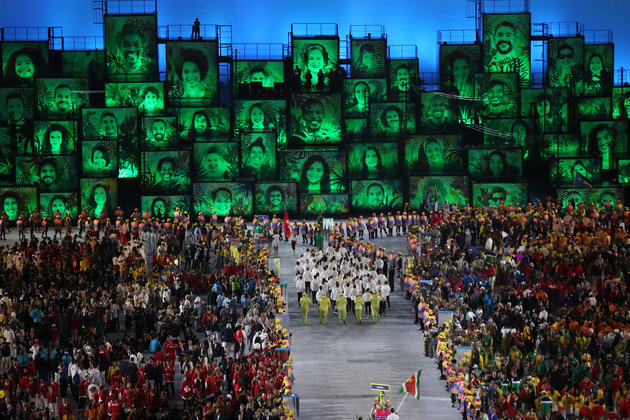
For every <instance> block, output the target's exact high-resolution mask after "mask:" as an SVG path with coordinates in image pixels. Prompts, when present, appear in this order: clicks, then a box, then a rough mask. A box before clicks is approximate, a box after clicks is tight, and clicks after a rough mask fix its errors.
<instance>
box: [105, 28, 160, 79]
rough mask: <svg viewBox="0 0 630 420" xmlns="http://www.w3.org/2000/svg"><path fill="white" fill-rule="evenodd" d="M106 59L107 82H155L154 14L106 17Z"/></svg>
mask: <svg viewBox="0 0 630 420" xmlns="http://www.w3.org/2000/svg"><path fill="white" fill-rule="evenodd" d="M105 57H106V65H107V73H108V74H109V78H110V80H125V81H149V80H155V79H156V78H157V74H158V60H157V15H132V16H124V15H106V16H105Z"/></svg>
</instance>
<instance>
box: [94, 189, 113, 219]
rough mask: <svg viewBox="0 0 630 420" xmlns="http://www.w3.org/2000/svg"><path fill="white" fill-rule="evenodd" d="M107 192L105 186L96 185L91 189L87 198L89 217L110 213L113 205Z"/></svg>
mask: <svg viewBox="0 0 630 420" xmlns="http://www.w3.org/2000/svg"><path fill="white" fill-rule="evenodd" d="M108 191H109V190H108V188H107V187H106V186H105V185H101V184H96V185H94V187H92V190H91V192H90V195H89V198H88V207H89V208H90V209H91V211H90V215H92V216H93V217H94V216H99V215H100V214H101V213H102V212H105V213H107V214H110V213H111V210H112V208H113V207H112V206H113V203H112V199H111V198H110V197H109V192H108Z"/></svg>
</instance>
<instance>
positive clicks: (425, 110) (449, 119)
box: [421, 92, 455, 131]
mask: <svg viewBox="0 0 630 420" xmlns="http://www.w3.org/2000/svg"><path fill="white" fill-rule="evenodd" d="M421 98H422V102H423V106H422V115H421V121H422V123H423V125H424V126H425V128H426V129H427V130H440V131H441V130H443V129H446V128H448V126H449V125H450V124H451V123H453V122H454V121H455V119H454V115H453V114H452V113H451V110H450V105H449V101H448V98H447V97H446V96H444V95H442V94H440V93H433V92H423V93H422V96H421Z"/></svg>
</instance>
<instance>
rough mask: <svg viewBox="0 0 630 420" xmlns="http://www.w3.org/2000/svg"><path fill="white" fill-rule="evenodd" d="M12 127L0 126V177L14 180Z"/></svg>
mask: <svg viewBox="0 0 630 420" xmlns="http://www.w3.org/2000/svg"><path fill="white" fill-rule="evenodd" d="M13 137H14V136H13V128H11V127H0V179H4V180H11V181H13V180H14V173H15V142H14V141H13Z"/></svg>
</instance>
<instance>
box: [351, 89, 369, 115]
mask: <svg viewBox="0 0 630 420" xmlns="http://www.w3.org/2000/svg"><path fill="white" fill-rule="evenodd" d="M353 99H354V101H353V102H354V105H353V106H352V107H350V108H347V109H346V113H348V114H365V113H366V112H367V111H368V109H369V108H368V107H369V100H370V85H368V84H367V83H365V82H357V83H355V85H354V92H353Z"/></svg>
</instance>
